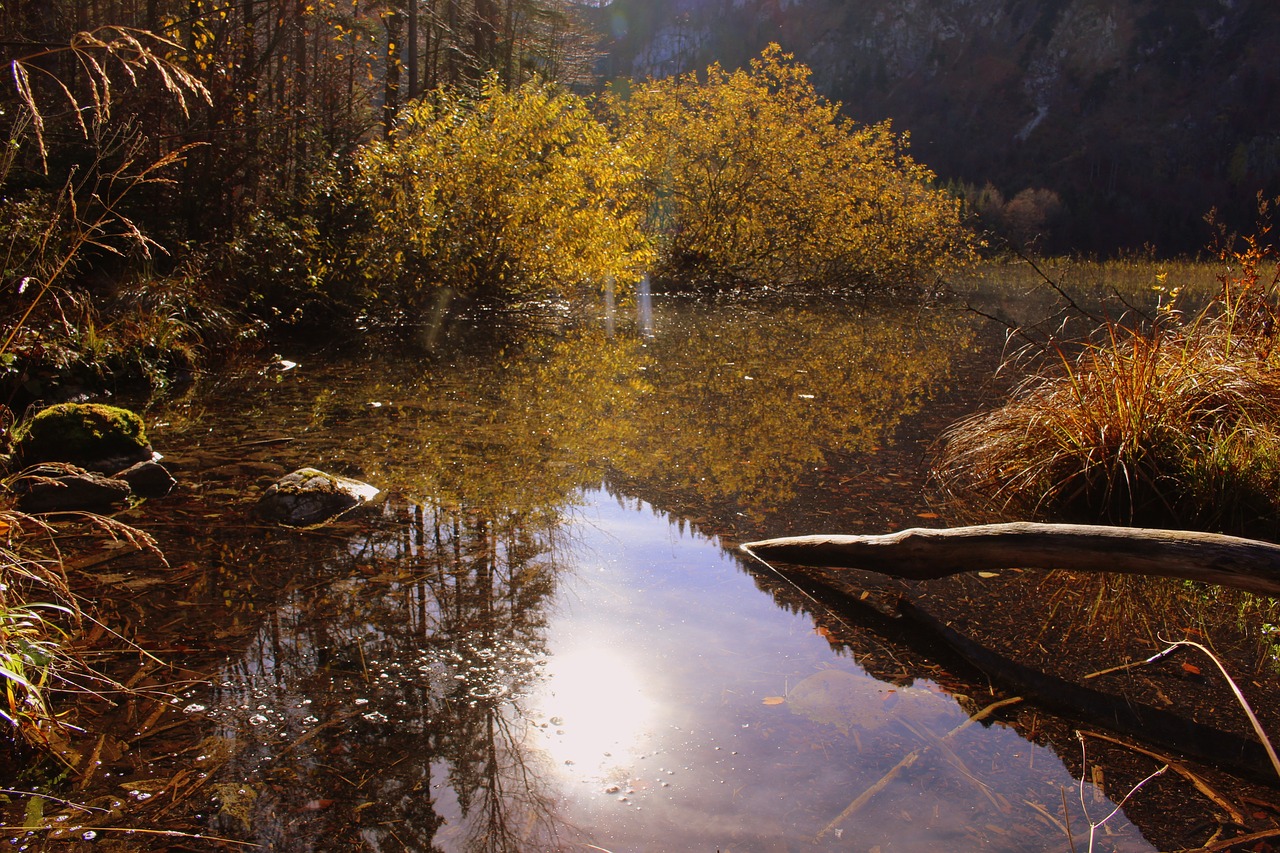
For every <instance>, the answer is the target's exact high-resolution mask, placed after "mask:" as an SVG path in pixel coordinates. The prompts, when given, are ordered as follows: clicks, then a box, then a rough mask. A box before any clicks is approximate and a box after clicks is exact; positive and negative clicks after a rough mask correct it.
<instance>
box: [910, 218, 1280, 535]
mask: <svg viewBox="0 0 1280 853" xmlns="http://www.w3.org/2000/svg"><path fill="white" fill-rule="evenodd" d="M1224 260H1225V261H1227V266H1226V268H1225V270H1224V272H1223V273H1222V275H1221V276H1220V278H1219V282H1220V288H1219V292H1218V294H1217V295H1216V296H1215V297H1214V298H1213V299H1211V300H1210V301H1209V303H1208V304H1207V305H1206V306H1205V307H1204V308H1202V309H1200V310H1198V311H1196V312H1195V313H1194V314H1192V315H1190V316H1184V315H1183V313H1182V312H1181V311H1180V310H1179V307H1178V302H1177V300H1176V299H1174V300H1173V301H1170V302H1168V303H1166V304H1165V305H1163V306H1162V308H1161V309H1160V311H1159V312H1158V315H1157V316H1156V317H1155V318H1154V319H1153V321H1152V322H1150V323H1143V324H1130V323H1124V322H1119V321H1109V322H1104V323H1103V324H1102V325H1101V327H1100V328H1099V329H1097V331H1096V332H1095V333H1094V334H1093V335H1091V336H1089V337H1088V338H1087V339H1085V340H1083V341H1076V342H1072V343H1070V344H1067V343H1062V342H1058V343H1054V344H1052V345H1050V346H1049V347H1048V348H1047V349H1046V353H1047V357H1045V358H1043V359H1041V360H1040V361H1039V362H1038V363H1036V364H1035V365H1034V366H1033V367H1032V368H1031V369H1030V370H1029V373H1028V375H1027V377H1026V378H1025V379H1024V380H1023V381H1022V382H1021V383H1020V384H1019V386H1018V387H1017V388H1016V389H1015V391H1014V393H1013V394H1012V395H1011V398H1010V399H1009V400H1008V402H1006V403H1005V404H1004V405H1003V406H1001V407H999V408H997V409H995V410H992V411H987V412H982V413H979V414H976V415H973V416H971V417H969V418H967V419H965V420H962V421H960V422H959V423H957V424H955V425H953V426H952V427H950V428H949V429H948V430H947V431H946V432H945V434H944V435H943V437H942V439H941V440H940V443H939V453H938V455H937V461H936V463H935V466H934V475H935V478H936V481H937V483H938V484H939V485H940V486H941V488H942V490H943V492H944V493H945V494H947V495H949V496H951V497H953V498H956V499H958V500H960V501H962V502H963V504H964V505H966V506H968V507H970V508H974V509H980V510H984V511H988V512H992V511H993V512H995V513H997V514H998V515H1001V516H1015V517H1019V518H1046V517H1057V518H1065V519H1067V520H1088V521H1099V520H1101V521H1108V522H1112V523H1117V524H1132V525H1141V526H1185V527H1192V528H1199V529H1205V530H1222V531H1232V532H1238V533H1247V534H1252V535H1264V536H1265V535H1267V534H1268V533H1271V534H1273V535H1274V533H1275V532H1276V531H1277V524H1278V523H1280V353H1277V352H1276V351H1275V347H1274V344H1275V336H1276V328H1275V314H1276V305H1277V299H1278V297H1280V286H1278V284H1280V267H1277V266H1276V264H1275V261H1274V259H1273V257H1272V256H1271V252H1270V251H1269V250H1268V249H1267V248H1265V247H1264V246H1263V245H1261V243H1260V241H1259V240H1258V239H1256V238H1253V239H1249V240H1246V241H1245V246H1244V248H1243V249H1240V250H1238V251H1234V252H1231V253H1228V254H1226V255H1225V256H1224ZM1264 273H1266V274H1264Z"/></svg>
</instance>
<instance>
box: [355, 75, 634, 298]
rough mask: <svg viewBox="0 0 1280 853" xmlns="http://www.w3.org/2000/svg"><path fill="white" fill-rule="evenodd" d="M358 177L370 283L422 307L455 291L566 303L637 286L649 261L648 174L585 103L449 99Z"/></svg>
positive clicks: (532, 95)
mask: <svg viewBox="0 0 1280 853" xmlns="http://www.w3.org/2000/svg"><path fill="white" fill-rule="evenodd" d="M357 174H358V178H357V186H356V189H355V198H356V200H357V202H358V203H359V204H360V205H361V206H362V207H363V209H364V211H365V212H366V214H367V222H366V225H365V229H364V232H363V238H362V239H363V245H362V246H361V247H360V249H359V251H360V252H361V256H362V262H363V266H364V270H365V274H366V276H368V277H369V278H370V280H371V282H372V284H373V286H374V287H375V288H382V289H383V292H384V294H385V293H386V291H387V290H388V289H389V290H391V292H392V295H393V296H399V297H401V299H402V302H403V303H404V304H405V305H407V306H410V307H416V306H420V305H421V304H422V303H423V301H424V299H425V298H427V297H428V296H429V295H430V294H432V293H434V292H436V291H438V290H441V289H444V288H449V289H452V290H453V291H455V292H459V293H463V294H469V295H477V296H502V297H504V298H506V299H522V298H543V297H547V296H552V295H563V294H565V293H566V292H570V291H573V290H575V289H578V288H581V287H583V286H588V285H589V286H602V285H603V284H604V283H605V282H606V281H607V280H609V279H611V278H612V279H615V280H618V281H622V282H626V281H628V280H634V279H636V278H638V276H639V274H640V272H642V270H643V267H644V266H645V264H646V262H647V260H648V253H647V247H646V243H645V241H644V239H643V235H642V231H641V228H640V227H639V226H640V223H639V213H638V210H639V206H638V205H637V204H636V201H637V199H638V193H639V191H640V184H639V181H638V175H637V172H636V170H635V169H634V168H633V166H632V164H631V162H630V160H629V159H628V158H627V155H626V154H625V153H624V152H623V151H622V150H621V149H620V148H619V147H618V146H617V145H616V144H615V143H614V142H613V140H612V139H611V137H610V135H609V133H608V131H607V129H606V128H605V126H604V125H603V124H601V123H600V122H599V121H598V120H597V119H595V118H594V117H593V116H592V115H591V113H590V111H589V110H588V105H587V103H586V102H585V101H584V100H583V99H582V98H579V97H577V96H575V95H572V94H569V93H566V92H563V91H560V90H558V89H556V88H555V87H553V86H550V85H546V84H542V83H530V84H526V85H524V86H521V87H520V88H518V89H515V90H512V91H507V90H504V89H503V88H502V86H501V84H500V83H499V82H498V80H497V79H496V78H490V79H489V80H488V81H486V83H485V85H484V86H483V88H482V90H481V92H480V94H479V96H478V97H477V98H476V99H475V100H474V102H468V101H467V100H466V99H464V98H463V97H462V96H461V95H459V94H457V93H454V92H450V91H444V90H442V91H438V92H436V93H434V94H432V95H431V96H429V97H427V98H425V99H424V100H422V101H420V102H418V103H417V104H416V105H415V106H414V107H412V108H411V109H410V110H409V111H408V113H407V115H406V116H405V120H404V123H403V124H402V125H401V126H400V127H399V128H398V129H397V130H396V132H395V134H394V135H393V137H392V138H391V139H390V140H389V141H387V142H385V143H383V142H375V143H372V144H371V145H369V146H368V147H367V148H365V149H364V150H363V151H362V152H361V153H360V155H359V157H358V162H357Z"/></svg>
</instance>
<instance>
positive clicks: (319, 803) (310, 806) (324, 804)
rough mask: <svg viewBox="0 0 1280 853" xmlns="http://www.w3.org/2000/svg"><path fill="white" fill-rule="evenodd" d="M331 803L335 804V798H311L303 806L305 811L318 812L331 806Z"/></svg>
mask: <svg viewBox="0 0 1280 853" xmlns="http://www.w3.org/2000/svg"><path fill="white" fill-rule="evenodd" d="M331 805H333V800H311V801H310V802H308V803H307V804H306V805H305V806H303V807H302V810H303V811H304V812H318V811H323V810H324V809H327V808H329V806H331Z"/></svg>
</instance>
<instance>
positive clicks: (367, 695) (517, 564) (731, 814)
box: [130, 300, 1152, 853]
mask: <svg viewBox="0 0 1280 853" xmlns="http://www.w3.org/2000/svg"><path fill="white" fill-rule="evenodd" d="M642 307H643V308H644V313H643V315H642V316H641V317H639V319H638V320H633V319H632V318H630V317H626V318H621V317H613V318H611V319H610V321H609V322H605V321H603V320H602V321H599V322H586V323H583V324H579V325H576V326H574V327H573V328H571V329H570V330H567V331H565V330H559V331H554V332H536V333H535V332H525V333H522V334H520V335H510V336H507V337H505V338H499V339H498V340H496V341H495V340H493V339H491V338H487V337H484V336H474V335H473V336H470V337H466V336H464V337H463V339H462V343H461V344H458V345H454V346H451V347H450V346H445V347H443V348H441V349H440V350H438V351H437V352H435V353H434V354H424V353H422V352H420V351H417V350H404V351H400V352H393V353H387V352H382V353H380V354H377V355H364V356H360V357H341V358H330V359H314V358H307V357H303V356H298V355H296V354H292V353H284V354H283V355H284V356H285V357H286V362H284V363H281V364H276V365H274V366H273V367H271V368H269V369H267V370H264V371H262V373H261V374H260V375H257V376H255V377H251V378H248V379H245V380H242V381H240V382H238V383H236V384H235V385H234V386H228V387H224V388H222V389H221V390H219V391H214V392H210V393H205V394H202V395H201V396H200V397H193V398H192V399H190V400H188V401H186V402H184V403H181V404H178V405H174V406H172V407H171V408H170V409H168V410H167V411H165V412H163V413H160V414H159V415H158V420H159V422H158V423H157V425H156V427H155V428H154V429H153V440H154V442H155V443H156V445H157V446H158V447H159V448H160V449H161V450H163V451H164V452H165V453H167V454H169V456H170V458H171V459H172V461H173V462H174V464H175V468H177V470H178V473H179V476H180V479H181V480H182V482H183V487H182V490H181V491H180V492H179V493H178V494H176V495H175V496H172V497H171V498H168V499H165V501H164V502H156V504H155V506H154V507H153V508H152V509H151V510H150V512H152V513H153V515H152V518H153V519H156V520H157V521H158V523H159V526H158V527H157V528H156V529H157V530H158V531H160V532H158V534H157V535H158V536H160V538H161V541H162V544H163V545H164V546H165V547H166V549H167V550H169V551H170V556H171V560H174V561H175V562H178V563H179V564H180V569H181V571H183V572H185V573H186V575H185V576H186V577H189V578H190V584H189V588H188V589H187V590H186V591H185V593H184V594H183V596H182V598H181V599H180V600H178V601H176V602H171V604H170V606H171V607H173V608H175V610H174V611H170V612H167V613H156V612H149V613H147V615H146V616H145V617H144V619H143V621H144V622H149V623H152V624H154V623H158V622H161V621H164V622H166V623H167V624H170V625H172V624H177V625H179V626H181V627H180V630H181V631H182V632H184V636H185V642H186V643H188V644H189V647H190V649H191V656H190V664H191V667H192V668H193V669H198V670H200V671H203V672H208V668H209V667H212V668H213V669H214V672H213V673H212V674H211V675H210V676H209V682H210V683H209V685H208V686H199V685H197V686H195V687H192V688H190V689H187V690H186V691H185V692H184V693H183V694H182V696H181V697H180V699H181V702H182V703H183V707H184V709H185V712H186V715H187V717H188V718H189V719H191V720H192V721H194V722H196V723H197V724H198V725H199V727H200V731H201V737H202V738H203V739H202V740H201V741H200V743H199V745H198V747H188V748H186V749H185V750H184V751H183V752H182V753H181V757H179V758H175V759H174V760H173V763H172V764H170V765H167V766H165V767H160V766H157V767H156V768H155V771H154V772H155V773H156V774H157V776H160V775H164V774H170V773H173V772H175V769H176V768H177V767H179V766H189V767H190V768H192V769H194V770H195V771H197V772H198V773H200V774H202V776H201V778H202V779H203V784H202V787H201V791H202V793H201V799H200V802H201V803H203V805H202V806H201V808H202V811H201V813H200V819H202V820H204V821H205V822H206V831H208V832H210V833H212V834H216V835H220V836H223V837H227V838H233V839H238V840H244V841H251V842H254V843H258V844H262V845H264V846H266V847H267V848H269V849H276V850H318V849H372V850H402V849H408V850H422V851H427V850H439V851H473V850H475V851H480V850H483V851H489V850H495V851H496V850H512V851H517V850H518V851H530V850H547V851H550V850H560V849H563V850H607V851H613V853H622V851H686V850H687V851H715V850H718V851H726V853H727V851H770V853H773V851H786V850H800V849H805V850H808V849H819V850H868V851H870V850H885V851H887V850H936V849H975V848H978V847H982V848H983V849H990V850H1035V849H1043V850H1063V849H1067V845H1068V840H1067V837H1066V832H1065V828H1064V823H1063V822H1064V815H1063V796H1064V791H1065V792H1066V796H1067V799H1068V800H1069V801H1070V803H1071V806H1070V808H1069V809H1068V811H1069V812H1070V813H1071V817H1070V821H1071V823H1072V827H1073V834H1074V836H1075V838H1076V839H1077V841H1078V840H1079V839H1082V838H1085V837H1087V835H1088V830H1089V827H1088V822H1087V819H1086V816H1085V807H1086V806H1087V808H1088V813H1089V815H1091V816H1092V818H1093V820H1094V821H1095V822H1096V821H1098V820H1101V818H1102V817H1103V816H1105V815H1106V814H1107V813H1108V812H1109V811H1110V810H1111V809H1112V808H1113V805H1114V804H1113V803H1112V802H1111V801H1110V800H1108V799H1107V798H1106V797H1105V796H1103V795H1102V794H1101V792H1100V791H1098V790H1096V789H1094V788H1093V786H1092V785H1086V786H1084V788H1083V789H1081V787H1080V784H1081V783H1080V782H1079V781H1078V780H1077V779H1075V778H1074V777H1073V776H1072V775H1071V774H1070V773H1069V772H1068V771H1067V769H1066V768H1065V766H1064V765H1063V763H1062V760H1061V759H1060V758H1059V757H1058V755H1057V754H1056V753H1055V752H1053V751H1052V750H1050V749H1047V748H1045V747H1042V746H1039V745H1037V744H1035V743H1032V742H1030V741H1028V740H1025V739H1024V738H1023V737H1022V736H1020V735H1019V734H1018V733H1017V732H1016V731H1015V729H1014V728H1012V727H1010V726H1007V725H1005V724H1003V723H1001V722H994V723H991V722H990V721H988V722H987V723H985V724H980V725H973V726H970V727H968V728H965V729H964V730H963V731H961V732H958V733H954V734H949V733H951V732H952V731H953V730H954V729H956V728H957V727H958V726H960V725H961V724H963V723H964V722H965V721H966V720H967V719H968V717H969V715H970V714H972V713H974V712H975V711H977V710H978V709H980V708H981V707H983V705H984V704H986V703H987V702H989V701H990V700H991V697H990V696H989V695H988V696H983V695H981V693H980V688H979V689H974V688H973V686H972V685H966V684H965V683H964V682H962V681H961V680H959V679H957V678H955V677H952V676H951V675H949V674H948V673H946V672H945V671H944V670H942V669H941V668H940V667H937V666H927V667H925V668H919V669H916V668H912V667H914V666H915V663H912V665H911V667H909V666H908V664H907V663H904V662H902V661H900V660H898V658H897V656H896V655H897V653H896V652H895V650H894V648H893V646H892V644H891V643H889V642H888V641H881V640H880V639H877V638H876V637H875V636H874V635H871V634H868V635H867V638H866V639H865V642H863V643H862V644H860V645H859V644H849V643H848V642H846V641H840V642H833V638H832V635H831V632H830V630H829V629H828V628H826V627H824V620H826V623H828V624H829V622H830V619H829V616H828V614H825V613H824V611H823V609H822V606H821V605H820V604H818V603H817V602H814V601H810V600H807V599H806V598H804V596H802V595H800V594H799V593H798V592H797V591H796V590H795V589H794V588H792V587H791V586H790V585H789V584H788V582H787V581H786V580H784V579H782V578H781V577H779V576H777V575H775V574H773V573H771V572H770V571H769V570H768V568H767V567H764V566H761V565H759V564H754V563H752V562H750V561H748V560H746V559H745V558H744V557H743V556H741V555H740V554H739V553H738V552H737V550H736V547H735V543H736V542H738V541H745V540H747V539H753V538H762V537H764V536H770V535H780V534H784V533H795V532H816V531H828V532H858V531H863V532H883V531H887V530H892V529H898V528H901V527H903V526H907V525H910V524H913V523H921V520H922V519H926V520H933V519H936V518H937V517H938V513H937V512H936V511H934V510H933V509H932V508H931V507H930V506H929V505H928V503H927V500H926V497H925V493H924V491H923V489H922V484H923V470H924V461H923V460H924V453H923V447H924V445H925V444H926V443H927V441H928V440H929V439H930V438H932V437H933V436H934V435H936V432H937V430H938V429H939V428H940V427H941V426H942V425H945V423H946V422H947V420H948V419H950V418H952V417H954V416H955V415H956V414H958V413H960V412H963V411H965V410H966V409H967V408H971V407H973V406H974V405H976V404H977V402H978V401H976V400H973V399H971V398H963V397H960V396H957V394H956V393H955V392H954V390H953V389H955V388H956V387H958V386H963V387H969V388H981V387H983V383H984V381H985V379H986V377H987V376H989V373H990V370H991V367H992V364H993V359H994V358H995V354H996V352H997V350H998V347H999V345H1000V338H999V335H998V333H993V332H992V330H990V329H987V328H985V327H984V326H982V325H980V322H981V321H980V320H979V319H978V318H976V317H975V316H974V315H967V314H964V313H962V312H958V311H955V310H951V309H947V308H943V307H936V306H934V307H919V306H909V307H901V306H899V307H881V308H874V309H873V308H869V307H867V306H865V305H848V304H840V303H831V302H822V303H814V304H808V305H792V306H789V307H767V306H759V305H757V306H745V307H744V306H726V305H719V306H705V305H697V304H693V303H686V302H678V301H662V300H655V301H653V302H649V303H645V304H644V305H643V306H642ZM295 361H296V362H297V364H296V365H295V364H293V363H292V362H295ZM304 464H306V465H313V466H316V467H320V468H324V469H327V470H330V471H333V472H334V473H341V474H348V475H352V476H357V477H360V478H361V479H364V480H367V481H368V482H371V483H373V484H375V485H377V486H379V487H380V488H383V489H385V490H386V492H385V494H384V496H383V497H382V498H381V499H379V501H378V502H377V503H376V505H375V506H374V507H373V508H372V509H371V510H370V511H368V512H364V513H363V514H360V513H357V514H353V515H352V516H348V517H347V518H344V519H343V520H341V521H340V522H338V523H336V524H332V525H329V526H326V527H324V528H320V529H318V530H313V531H282V530H276V529H273V528H270V527H268V526H265V525H261V524H258V523H256V522H253V521H252V520H251V516H250V515H249V509H250V508H251V506H252V503H253V501H254V500H255V499H256V496H257V494H258V493H259V492H260V490H261V489H263V488H264V487H265V486H266V485H267V484H269V483H270V482H271V481H272V480H273V479H274V478H275V477H277V476H279V474H281V473H284V472H285V471H287V470H291V469H293V468H295V467H299V466H301V465H304ZM165 513H168V515H167V516H166V515H165ZM165 519H167V521H166V520H165ZM935 523H937V522H935ZM165 525H167V526H165ZM217 654H220V655H221V660H220V662H219V660H218V659H217V657H215V655H217ZM997 719H998V718H997ZM917 751H918V752H919V755H918V756H917V759H916V760H915V761H914V762H913V763H910V766H907V767H905V769H902V770H901V771H900V772H898V773H897V774H896V775H895V776H893V777H892V779H891V781H888V782H887V783H884V784H882V786H881V787H880V788H874V786H876V785H877V784H878V783H880V782H881V780H882V777H884V776H885V775H886V774H888V773H890V771H891V770H892V769H893V768H894V767H895V765H898V764H900V763H902V762H903V761H904V759H907V758H908V756H910V755H912V754H913V753H914V752H917ZM177 754H178V753H177V752H176V751H175V755H177ZM130 781H131V782H137V781H138V780H137V779H136V778H135V779H131V780H130ZM869 789H871V790H872V791H873V793H872V794H870V795H868V796H867V797H866V798H865V803H864V804H861V805H859V806H858V807H856V808H853V807H852V806H853V804H854V803H855V800H857V799H858V798H859V797H860V795H862V794H864V792H867V791H868V790H869ZM139 790H141V788H139ZM1082 800H1083V805H1082ZM1099 833H1100V835H1104V836H1105V842H1104V843H1102V844H1100V845H1099V846H1097V847H1096V849H1112V850H1117V849H1118V850H1145V849H1152V848H1150V846H1149V845H1148V844H1147V843H1146V842H1145V841H1144V840H1143V839H1142V836H1141V833H1140V832H1139V831H1138V830H1137V829H1136V828H1135V827H1133V826H1132V825H1131V824H1129V823H1128V821H1127V819H1126V817H1125V816H1124V814H1123V813H1121V814H1118V815H1116V816H1115V817H1113V818H1111V819H1110V820H1108V821H1107V823H1106V824H1105V825H1104V827H1103V829H1100V830H1099Z"/></svg>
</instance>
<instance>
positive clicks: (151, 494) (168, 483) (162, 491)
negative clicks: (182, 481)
mask: <svg viewBox="0 0 1280 853" xmlns="http://www.w3.org/2000/svg"><path fill="white" fill-rule="evenodd" d="M112 477H113V478H114V479H116V480H124V481H125V482H126V483H128V484H129V486H130V487H131V488H132V489H133V493H134V494H135V495H138V496H139V497H144V498H162V497H164V496H165V495H167V494H169V492H170V491H172V490H173V487H174V486H176V485H177V481H176V480H174V479H173V475H172V474H170V473H169V471H168V469H166V468H165V467H164V466H163V465H161V464H160V463H159V462H157V461H155V460H148V461H146V462H139V463H138V464H136V465H131V466H129V467H128V468H126V469H124V470H123V471H121V472H120V473H118V474H113V475H112Z"/></svg>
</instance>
